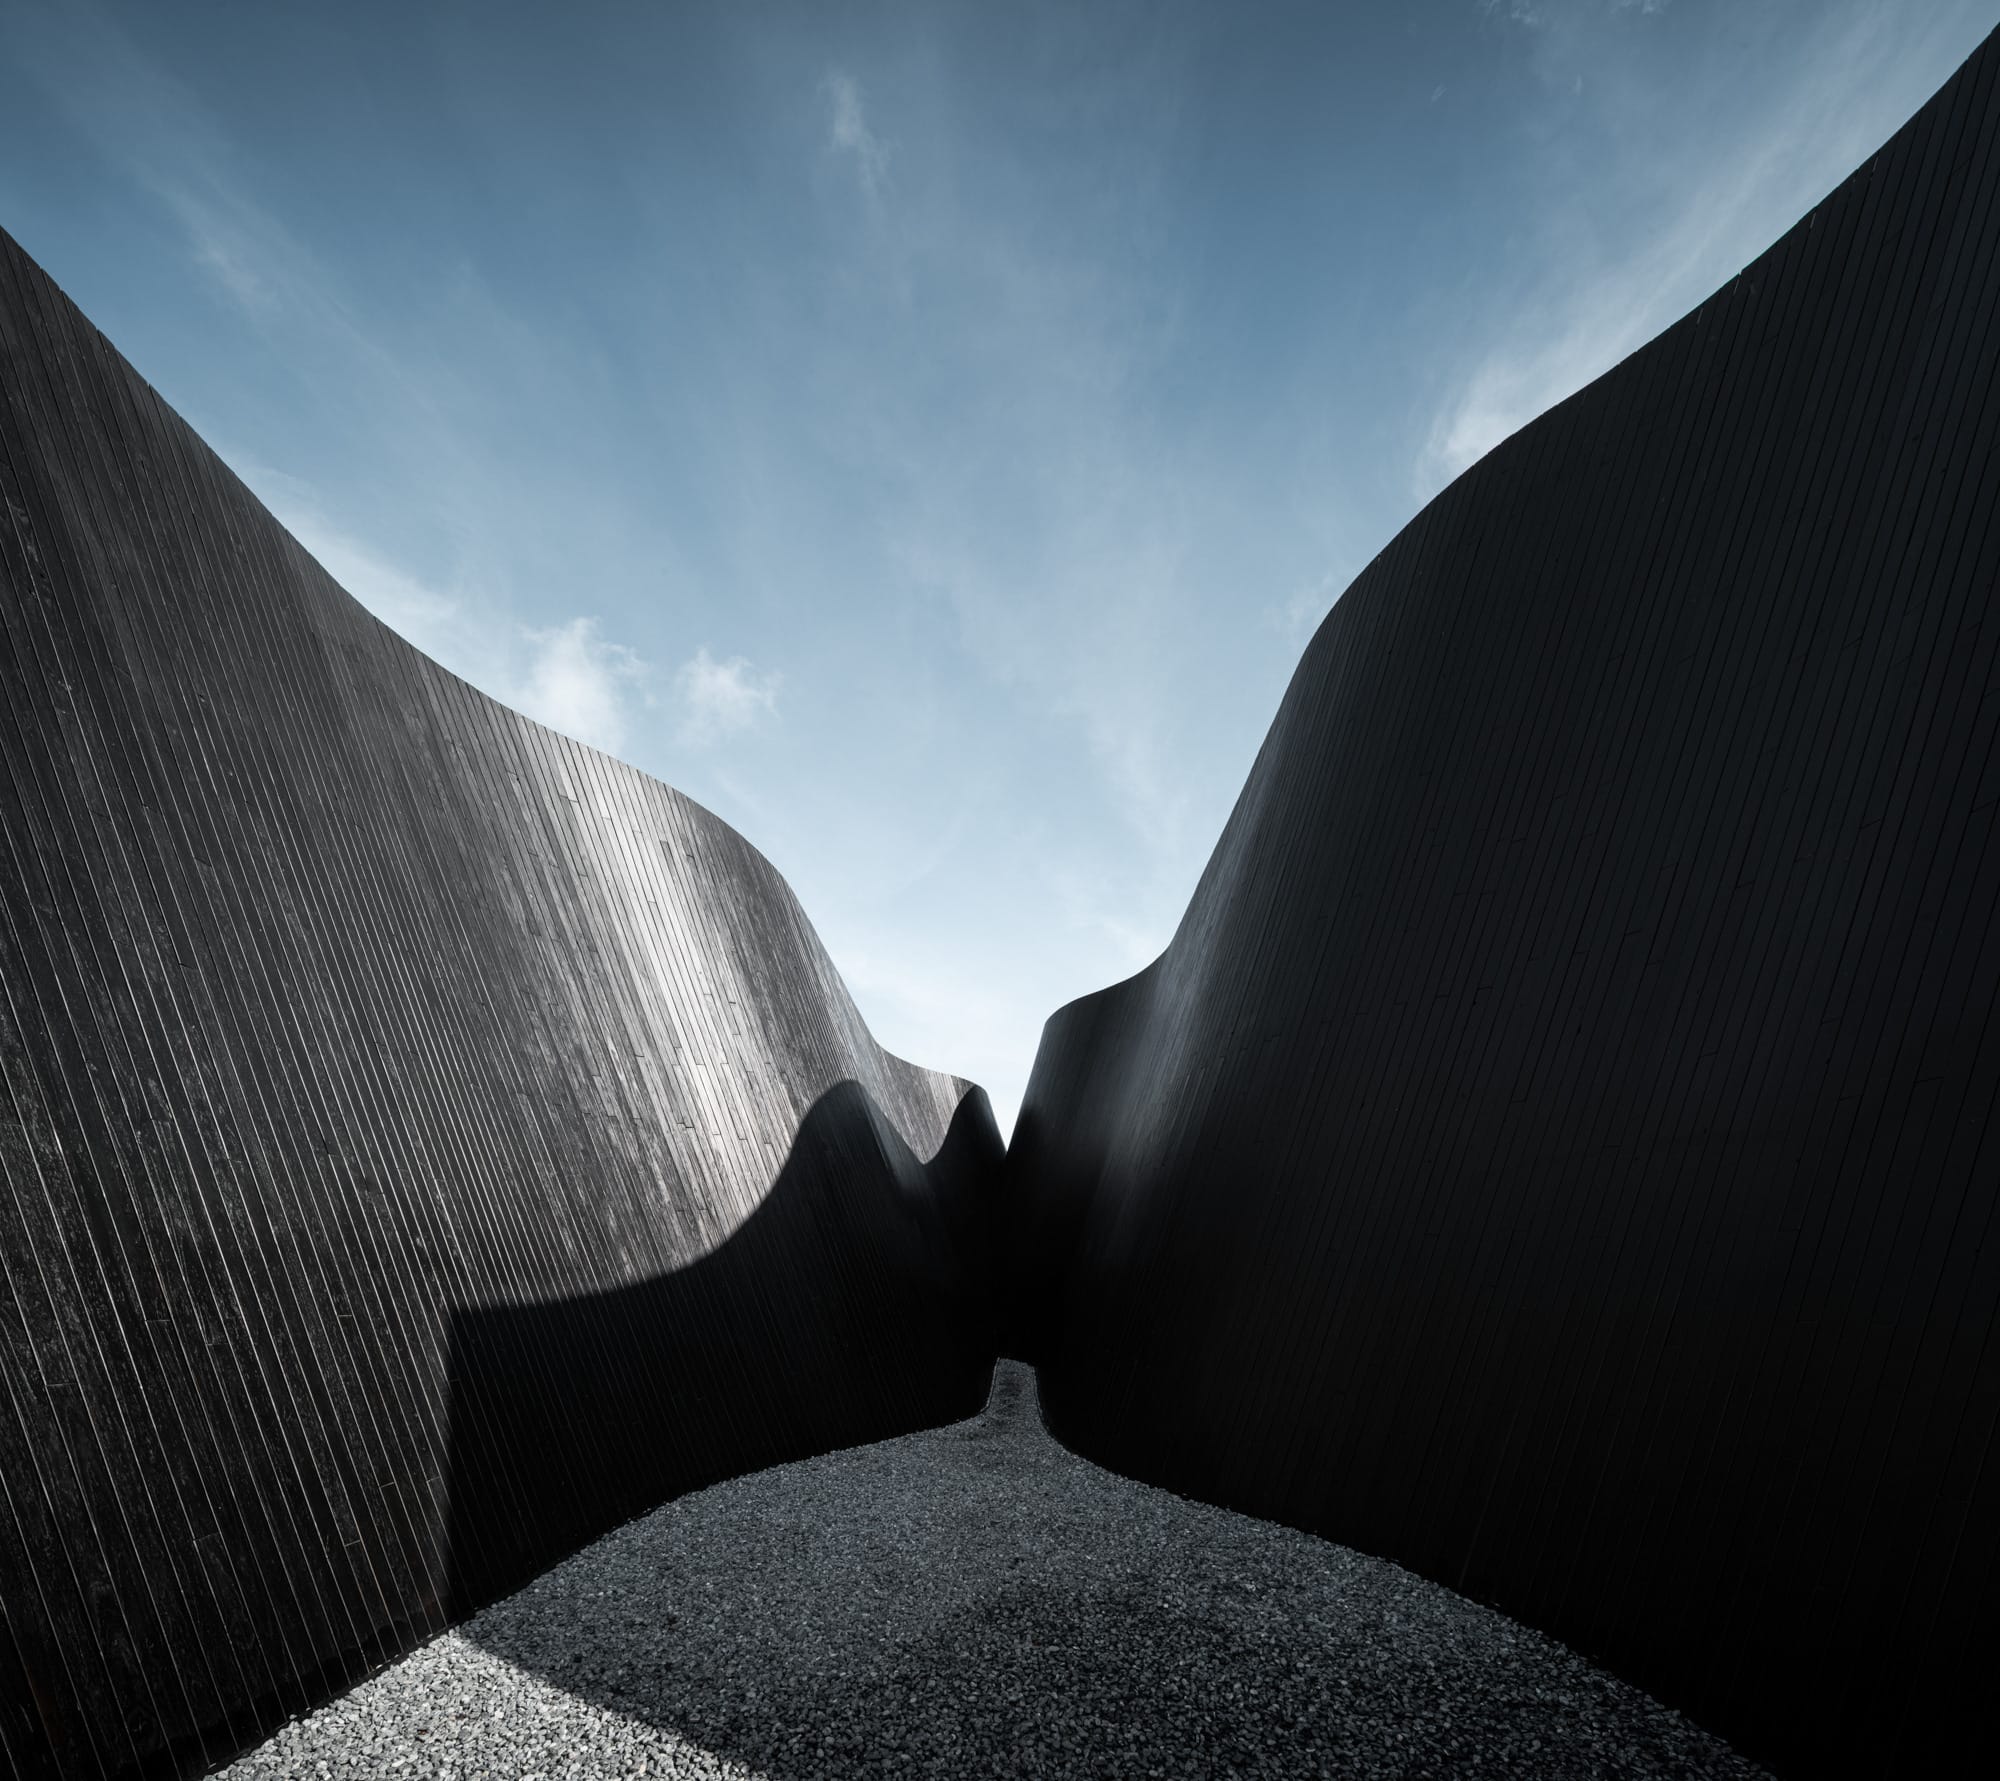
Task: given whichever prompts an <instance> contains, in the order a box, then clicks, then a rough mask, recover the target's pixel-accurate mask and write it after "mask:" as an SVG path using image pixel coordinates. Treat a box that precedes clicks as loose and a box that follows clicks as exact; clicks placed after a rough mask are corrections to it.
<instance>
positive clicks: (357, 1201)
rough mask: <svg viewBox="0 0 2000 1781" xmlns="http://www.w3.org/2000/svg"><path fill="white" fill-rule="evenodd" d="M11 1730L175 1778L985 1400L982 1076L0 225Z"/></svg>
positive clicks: (676, 805)
mask: <svg viewBox="0 0 2000 1781" xmlns="http://www.w3.org/2000/svg"><path fill="white" fill-rule="evenodd" d="M0 1070H4V1073H5V1083H4V1092H0V1615H4V1618H3V1619H0V1766H5V1765H8V1764H11V1765H12V1767H13V1768H14V1769H16V1770H17V1771H20V1772H22V1773H28V1774H39V1773H45V1772H48V1773H58V1774H61V1775H63V1776H65V1777H69V1776H94V1775H97V1774H99V1773H106V1772H115V1771H118V1770H120V1769H121V1768H124V1767H127V1766H130V1765H134V1764H149V1765H151V1766H154V1767H167V1768H172V1767H177V1766H178V1767H183V1768H186V1767H200V1766H202V1765H203V1764H204V1763H205V1762H207V1761H209V1760H212V1759H214V1758H216V1757H218V1756H221V1755H224V1754H227V1753H228V1752H229V1751H231V1750H232V1749H233V1748H235V1747H236V1746H237V1745H238V1744H239V1743H240V1742H241V1741H242V1740H243V1739H244V1738H245V1737H246V1736H248V1735H249V1734H251V1733H252V1732H254V1731H256V1730H257V1729H258V1728H259V1727H261V1726H263V1725H266V1724H268V1723H270V1722H271V1720H272V1719H273V1718H274V1717H277V1716H281V1715H283V1714H284V1713H286V1712H290V1711H295V1710H297V1709H299V1708H301V1707H303V1706H305V1705H307V1704H310V1703H311V1702H313V1701H315V1700H317V1699H319V1698H322V1697H324V1696H325V1695H326V1694H328V1693H330V1692H332V1691H333V1690H334V1689H336V1688H337V1687H338V1686H340V1685H341V1684H342V1683H344V1682H345V1681H347V1680H349V1679H351V1678H352V1677H353V1676H354V1675H355V1674H357V1673H359V1671H360V1670H361V1669H363V1668H365V1667H366V1666H367V1665H368V1664H369V1663H370V1662H372V1661H376V1660H379V1659H380V1658H382V1657H384V1656H389V1655H393V1654H395V1653H396V1652H398V1651H400V1650H402V1649H404V1648H406V1647H408V1646H409V1645H410V1644H412V1643H413V1642H415V1641H416V1640H419V1639H421V1638H422V1637H424V1636H425V1635H426V1634H427V1633H429V1632H431V1631H433V1630H435V1629H436V1628H438V1627H440V1626H441V1625H443V1624H444V1623H445V1621H446V1620H447V1618H448V1617H449V1616H450V1615H451V1614H453V1613H454V1612H456V1611H458V1610H461V1609H463V1608H465V1607H467V1606H470V1605H472V1604H473V1603H474V1602H476V1601H478V1600H481V1599H484V1598H486V1597H488V1596H490V1595H491V1594H493V1593H495V1592H497V1591H499V1590H502V1589H504V1588H506V1587H508V1586H509V1585H511V1584H513V1583H517V1582H519V1581H521V1580H522V1579H523V1577H524V1576H526V1575H528V1574H530V1573H532V1572H533V1571H534V1570H536V1569H539V1568H541V1567H542V1566H544V1565H546V1564H548V1563H550V1562H552V1561H553V1560H554V1559H556V1558H558V1557H560V1556H561V1555H562V1553H563V1552H564V1551H565V1550H567V1549H569V1548H571V1547H573V1546H575V1545H577V1544H578V1543H580V1542H583V1541H585V1540H588V1539H589V1538H591V1537H593V1536H594V1535H596V1534H597V1533H600V1532H602V1531H604V1529H605V1528H607V1527H608V1526H610V1525H612V1524H613V1523H615V1522H616V1521H617V1520H619V1519H621V1518H622V1517H625V1516H628V1515H630V1514H632V1513H634V1512H636V1511H637V1510H640V1509H643V1508H645V1507H647V1506H649V1505H650V1504H652V1503H655V1502H658V1501H660V1500H661V1499H662V1498H664V1497H667V1496H670V1495H673V1494H675V1493H676V1492H678V1491H682V1490H685V1489H689V1488H692V1487H694V1486H696V1485H700V1484H705V1483H707V1482H710V1481H711V1480H713V1479H714V1478H717V1477H720V1476H723V1475H725V1474H727V1473H730V1472H733V1471H740V1470H744V1469H748V1468H750V1467H754V1466H759V1465H764V1464H768V1463H771V1462H772V1461H774V1460H777V1459H784V1458H791V1457H799V1456H802V1455H803V1454H805V1453H808V1452H813V1451H818V1450H822V1449H824V1448H827V1447H833V1446H841V1445H846V1444H849V1443H853V1442H859V1441H866V1440H871V1439H875V1438H877V1437H879V1436H883V1435H888V1434H894V1433H899V1432H904V1431H907V1430H911V1429H915V1428H917V1427H920V1426H924V1425H927V1424H935V1423H939V1422H944V1421H948V1420H950V1419H953V1418H955V1417H959V1416H963V1415H968V1414H970V1413H971V1412H972V1411H973V1410H975V1409H976V1408H977V1407H978V1405H979V1403H980V1401H981V1399H982V1398H983V1396H984V1392H985V1386H986V1381H987V1377H988V1374H989V1371H990V1363H991V1355H992V1348H991V1342H990V1335H989V1330H988V1327H987V1324H986V1319H985V1312H984V1308H983V1307H984V1301H983V1296H982V1295H983V1285H984V1281H983V1276H982V1274H981V1273H980V1270H979V1267H978V1265H977V1254H978V1231H979V1228H980V1224H981V1221H982V1220H983V1219H984V1218H985V1217H987V1216H988V1215H989V1212H990V1207H989V1206H988V1205H987V1204H985V1203H983V1200H984V1196H985V1195H986V1193H987V1188H988V1185H989V1178H990V1171H991V1170H992V1169H993V1168H995V1167H996V1166H997V1164H998V1161H999V1140H998V1136H997V1133H996V1132H995V1130H994V1127H993V1123H992V1117H991V1114H990V1112H989V1110H988V1109H987V1106H986V1100H985V1096H984V1095H983V1094H981V1093H980V1092H979V1091H978V1090H976V1089H971V1088H970V1087H969V1085H967V1084H965V1083H963V1082H960V1081H958V1080H956V1079H954V1078H951V1077H947V1076H941V1075H937V1074H934V1073H932V1072H929V1071H924V1070H919V1069H917V1068H915V1067H913V1066H911V1065H908V1064H905V1063H903V1062H901V1061H900V1060H898V1059H896V1058H893V1057H889V1056H888V1055H886V1054H885V1053H883V1052H882V1051H880V1050H879V1049H878V1048H877V1047H876V1046H875V1044H874V1043H873V1041H872V1040H871V1039H870V1037H869V1035H868V1033H867V1030H866V1029H865V1027H864V1026H863V1025H862V1022H861V1020H860V1018H859V1016H858V1015H857V1014H856V1012H855V1009H854V1006H853V1004H852V1002H851V1001H850V1000H849V998H848V996H847V993H846V991H845V990H844V989H843V987H842V986H841V983H840V980H839V978H838V977H837V976H836V974H835V973H834V971H833V969H832V967H831V965H830V964H829V962H828V960H827V958H826V955H825V953H824V952H823V950H822V949H821V948H820V946H819V943H818V942H817V940H816V939H815V938H814V936H813V934H812V931H811V929H810V928H809V927H808V925H807V924H806V921H805V919H804V917H803V915H802V914H801V913H800V911H799V908H798V905H797V903H796V902H795V901H794V899H793V897H792V895H791V893H790V891H789V890H788V889H787V888H786V886H785V884H784V883H783V881H782V880H781V879H780V878H779V877H778V875H777V874H776V872H774V871H773V870H772V868H771V867H770V865H769V864H768V863H767V862H766V861H765V860H764V859H763V858H762V857H761V856H760V855H759V854H757V853H756V852H755V851H754V850H753V849H752V848H751V847H749V846H748V845H747V844H746V843H745V842H744V841H743V839H742V838H741V837H740V836H738V835H737V834H735V833H734V832H733V831H732V830H730V829H729V828H728V827H726V826H725V825H724V824H723V823H721V822H719V821H718V820H716V819H715V818H714V817H712V816H710V815H709V814H708V813H707V812H705V811H703V810H701V809H700V808H698V807H697V806H695V805H693V804H691V803H690V802H689V801H688V800H687V799H685V798H683V797H681V796H680V795H679V794H677V793H675V792H674V791H672V790H670V789H668V788H667V787H666V786H663V785H661V784H659V783H657V782H656V781H653V780H650V779H648V778H646V777H645V776H644V775H643V774H641V773H639V772H637V771H636V770H634V769H632V768H630V767H627V766H624V765H622V764H621V763H619V762H617V761H615V760H611V759H609V758H608V757H606V756H604V755H602V754H598V753H596V752H594V751H593V750H591V749H588V748H585V747H582V746H580V745H579V744H577V743H574V742H571V741H568V740H566V739H565V738H563V737H561V736H558V735H556V734H554V733H552V732H550V731H548V730H545V729H543V728H541V727H539V726H538V725H536V724H534V723H532V722H530V721H529V720H527V719H526V718H523V717H521V716H519V715H518V714H516V713H514V712H512V711H509V710H507V709H505V708H504V707H502V706H500V705H497V704H495V703H494V702H492V701H491V700H489V699H487V698H485V697H484V696H482V695H481V694H479V693H477V692H475V691H473V690H472V689H471V688H469V687H467V686H466V685H464V684H463V683H462V682H460V681H458V680H456V679H454V678H453V677H452V676H451V675H450V674H448V673H446V672H444V671H443V670H442V669H440V668H438V667H437V666H436V665H435V664H434V663H432V662H430V661H429V660H427V659H426V658H425V657H423V656H421V655H419V654H418V653H417V652H416V651H414V650H413V649H411V648H410V647H409V646H408V645H406V644H404V643H403V642H402V641H401V640H400V639H398V638H397V637H395V636H394V635H393V634H392V633H391V632H389V631H388V630H387V629H386V628H385V627H383V626H382V625H381V624H379V623H377V622H376V621H375V620H374V619H373V618H371V617H370V616H369V615H368V614H367V613H365V612H364V611H363V610H362V609H361V608H360V607H359V606H357V605H356V604H355V603H354V602H353V601H352V600H350V599H349V598H348V597H347V596H346V595H345V594H344V593H342V592H341V590H340V589H339V588H338V587H336V586H335V585H334V583H333V582H332V581H331V580H330V579H329V578H328V577H327V575H326V574H325V573H324V572H323V571H322V570H321V569H320V568H319V567H318V565H317V564H315V563H314V562H313V561H312V559H311V558H310V557H308V556H307V555H306V553H305V552H304V551H303V550H302V549H301V548H300V547H299V546H298V545H297V544H296V543H295V542H294V541H293V540H292V539H291V538H290V537H289V536H288V535H287V534H286V533H285V532H284V531H283V530H282V529H281V528H280V527H279V526H278V525H277V523H276V522H275V521H274V520H273V519H272V518H271V517H270V515H269V514H268V513H266V512H265V511H264V509H263V508H262V507H261V506H259V504H258V503H257V502H256V500H255V499H254V498H253V497H252V496H251V495H250V494H249V493H248V491H247V490H245V489H244V488H243V486H242V485H241V484H240V483H239V482H238V481H237V479H236V478H235V477H234V476H233V475H231V474H230V472H229V471H228V470H227V469H226V468H225V467H224V466H223V465H222V464H221V462H220V461H219V460H218V459H216V458H215V456H214V455H213V454H212V453H211V452H209V451H208V450H207V448H206V447H205V446H203V445H202V443H201V442H200V440H198V439H197V438H196V437H195V436H194V435H193V434H192V433H191V432H190V431H189V429H188V428H187V427H186V426H185V425H184V424H183V423H182V422H181V421H180V420H179V419H178V418H177V417H176V416H174V415H173V414H172V413H171V412H170V411H169V410H168V409H167V408H166V407H165V406H164V405H163V404H162V403H161V402H160V400H159V399H158V397H157V396H156V395H155V394H154V393H153V392H152V390H151V389H149V388H148V387H147V386H146V384H145V383H143V382H142V381H141V380H140V379H139V378H138V377H137V376H136V375H135V374H134V373H133V371H132V370H131V368H130V367H129V366H127V365H126V364H125V363H124V361H123V360H122V359H120V358H119V356H118V355H117V353H116V352H114V351H113V350H112V348H111V347H110V346H109V345H108V344H107V343H106V342H105V341H104V339H103V338H102V337H101V336H100V335H99V334H98V333H97V332H96V331H95V330H94V329H93V328H91V327H90V326H89V325H88V323H86V322H85V321H84V320H83V319H82V318H81V317H80V316H79V315H78V314H77V312H76V310H75V309H74V308H73V307H72V306H71V305H70V304H69V303H68V302H67V300H66V299H64V298H63V296H62V295H61V294H60V293H59V292H58V291H57V290H56V289H55V288H54V287H53V286H52V285H51V284H50V282H49V281H48V280H47V278H46V277H44V276H43V275H42V274H41V273H40V272H39V271H38V270H37V269H36V268H35V267H34V266H33V265H32V264H31V263H30V262H29V261H28V260H27V258H26V257H25V256H24V255H23V254H22V253H21V252H20V250H19V249H18V248H17V247H16V246H15V245H14V244H13V243H12V242H11V241H10V240H8V239H7V238H6V237H4V236H0Z"/></svg>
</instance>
